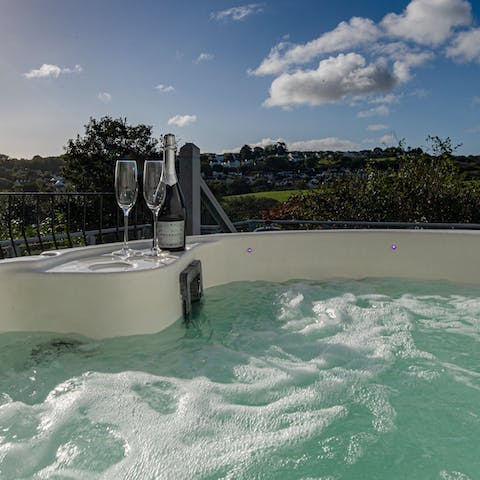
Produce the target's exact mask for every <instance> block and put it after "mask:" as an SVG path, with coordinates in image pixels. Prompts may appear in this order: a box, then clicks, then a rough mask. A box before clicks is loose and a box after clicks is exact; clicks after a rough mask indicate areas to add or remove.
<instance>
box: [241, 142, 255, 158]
mask: <svg viewBox="0 0 480 480" xmlns="http://www.w3.org/2000/svg"><path fill="white" fill-rule="evenodd" d="M253 158H254V155H253V150H252V147H250V145H244V146H243V147H242V148H241V149H240V159H241V160H242V161H245V160H252V159H253Z"/></svg>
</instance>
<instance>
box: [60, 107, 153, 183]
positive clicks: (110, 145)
mask: <svg viewBox="0 0 480 480" xmlns="http://www.w3.org/2000/svg"><path fill="white" fill-rule="evenodd" d="M159 155H160V152H159V150H158V141H157V140H156V139H155V138H153V137H152V127H151V126H148V125H143V124H140V125H129V124H128V123H127V119H126V118H117V119H113V118H111V117H109V116H105V117H102V118H101V119H100V120H96V119H94V118H90V121H89V122H88V123H87V124H86V125H85V133H84V135H83V136H80V135H77V138H76V139H70V140H68V142H67V146H66V147H65V154H64V156H63V158H64V160H65V165H64V167H63V169H62V174H63V176H64V178H65V179H66V180H67V181H68V182H69V183H70V185H71V187H72V189H73V190H75V191H77V192H110V191H112V190H113V184H114V169H115V162H116V160H119V159H122V158H130V159H133V160H136V161H137V163H138V166H139V168H140V170H141V169H142V167H143V162H144V161H145V160H147V159H153V158H158V157H159Z"/></svg>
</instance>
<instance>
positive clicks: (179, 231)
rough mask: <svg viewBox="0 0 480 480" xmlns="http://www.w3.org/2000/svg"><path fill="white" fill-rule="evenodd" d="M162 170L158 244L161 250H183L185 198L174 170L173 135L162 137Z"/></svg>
mask: <svg viewBox="0 0 480 480" xmlns="http://www.w3.org/2000/svg"><path fill="white" fill-rule="evenodd" d="M163 143H164V161H165V164H164V167H163V168H164V171H163V181H164V183H165V184H166V193H165V202H164V204H163V206H162V208H161V209H160V213H159V215H158V223H157V232H158V233H157V235H158V244H159V247H160V248H161V249H162V250H170V251H172V252H178V251H182V250H185V217H186V210H185V200H184V198H183V193H182V190H181V188H180V184H179V183H178V178H177V172H176V171H175V135H172V134H171V133H168V134H167V135H165V136H164V137H163Z"/></svg>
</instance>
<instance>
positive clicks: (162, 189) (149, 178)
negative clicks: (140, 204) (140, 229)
mask: <svg viewBox="0 0 480 480" xmlns="http://www.w3.org/2000/svg"><path fill="white" fill-rule="evenodd" d="M163 168H164V167H163V162H162V161H161V160H146V161H145V166H144V169H143V198H144V199H145V202H146V204H147V206H148V208H149V209H150V210H151V211H152V215H153V241H152V249H151V250H150V252H149V253H146V255H149V256H152V257H159V256H161V250H160V247H159V246H158V237H157V217H158V212H159V211H160V209H161V208H162V205H163V203H164V202H165V193H166V184H165V182H164V176H163V172H164V170H163Z"/></svg>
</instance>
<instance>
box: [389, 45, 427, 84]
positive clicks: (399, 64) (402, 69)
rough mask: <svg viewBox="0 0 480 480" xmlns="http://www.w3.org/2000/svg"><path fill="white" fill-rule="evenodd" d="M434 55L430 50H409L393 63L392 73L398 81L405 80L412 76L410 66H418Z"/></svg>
mask: <svg viewBox="0 0 480 480" xmlns="http://www.w3.org/2000/svg"><path fill="white" fill-rule="evenodd" d="M433 57H434V54H433V53H432V52H419V53H414V52H409V53H406V54H405V55H404V56H403V58H401V59H399V60H397V61H396V62H395V63H394V64H393V73H394V74H395V77H396V78H397V79H398V81H399V82H407V81H408V80H410V79H411V78H412V74H411V71H410V70H411V68H412V67H418V66H420V65H422V64H424V63H425V62H427V61H428V60H431V59H432V58H433Z"/></svg>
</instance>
